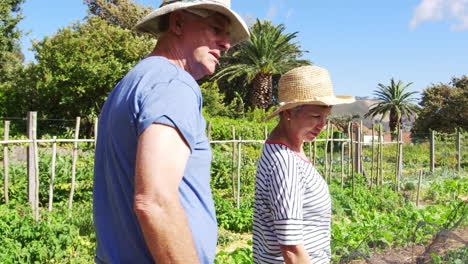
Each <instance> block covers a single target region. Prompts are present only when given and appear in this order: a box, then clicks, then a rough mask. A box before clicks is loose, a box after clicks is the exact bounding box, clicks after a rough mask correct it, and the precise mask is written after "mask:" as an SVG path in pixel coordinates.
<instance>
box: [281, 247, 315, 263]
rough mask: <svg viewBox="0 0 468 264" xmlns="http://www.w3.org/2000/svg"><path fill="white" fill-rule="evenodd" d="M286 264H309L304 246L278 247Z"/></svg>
mask: <svg viewBox="0 0 468 264" xmlns="http://www.w3.org/2000/svg"><path fill="white" fill-rule="evenodd" d="M280 249H281V253H282V254H283V258H284V262H285V263H286V264H310V260H309V255H308V254H307V251H306V250H305V247H304V245H302V244H301V245H280Z"/></svg>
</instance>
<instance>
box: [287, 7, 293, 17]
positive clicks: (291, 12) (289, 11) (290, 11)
mask: <svg viewBox="0 0 468 264" xmlns="http://www.w3.org/2000/svg"><path fill="white" fill-rule="evenodd" d="M293 14H294V10H292V9H289V10H288V13H286V18H289V17H290V16H292V15H293Z"/></svg>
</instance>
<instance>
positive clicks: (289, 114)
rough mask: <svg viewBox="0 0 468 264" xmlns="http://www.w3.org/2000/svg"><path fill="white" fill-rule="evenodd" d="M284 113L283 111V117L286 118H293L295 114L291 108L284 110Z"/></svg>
mask: <svg viewBox="0 0 468 264" xmlns="http://www.w3.org/2000/svg"><path fill="white" fill-rule="evenodd" d="M282 113H283V118H284V119H285V120H291V117H292V115H293V111H292V110H291V109H287V110H284V111H283V112H282Z"/></svg>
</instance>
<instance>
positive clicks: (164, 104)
mask: <svg viewBox="0 0 468 264" xmlns="http://www.w3.org/2000/svg"><path fill="white" fill-rule="evenodd" d="M200 101H201V100H200V98H199V97H198V96H197V94H196V93H195V91H194V90H193V89H192V88H191V87H190V86H188V85H187V84H186V83H184V82H181V81H178V80H173V81H171V82H167V83H158V84H156V85H154V86H153V87H151V89H148V90H146V93H145V94H143V95H141V96H140V98H138V105H139V108H140V111H139V115H138V117H137V118H138V125H137V127H138V135H141V133H143V131H144V130H145V129H146V128H148V127H149V126H150V125H151V124H154V123H158V124H164V125H168V126H171V127H174V128H176V129H177V130H178V131H179V132H180V133H181V134H182V136H183V138H184V139H185V141H186V142H187V144H188V146H189V148H190V150H191V151H193V149H194V147H195V143H196V142H195V139H196V135H195V131H198V129H197V126H199V124H200V120H199V117H200V109H201V105H200V104H201V103H200Z"/></svg>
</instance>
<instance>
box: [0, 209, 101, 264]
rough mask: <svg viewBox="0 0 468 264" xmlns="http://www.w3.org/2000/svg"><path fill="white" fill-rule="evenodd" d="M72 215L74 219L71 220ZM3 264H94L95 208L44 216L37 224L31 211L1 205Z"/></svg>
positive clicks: (0, 251) (0, 242)
mask: <svg viewBox="0 0 468 264" xmlns="http://www.w3.org/2000/svg"><path fill="white" fill-rule="evenodd" d="M68 214H70V218H68ZM0 233H1V234H2V236H1V238H0V244H1V245H2V246H1V247H0V259H1V260H2V261H1V262H2V263H5V264H10V263H92V262H93V259H94V250H95V241H96V239H95V234H94V228H93V224H92V220H91V206H90V204H89V203H88V204H87V205H85V204H76V205H75V209H74V210H73V211H70V212H68V211H67V210H64V209H60V210H56V211H54V212H52V213H46V212H42V219H41V220H40V221H39V222H37V223H36V222H35V221H34V219H33V218H32V214H31V212H30V210H29V208H28V207H25V206H19V205H17V206H15V207H7V206H6V205H3V204H2V205H0Z"/></svg>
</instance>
